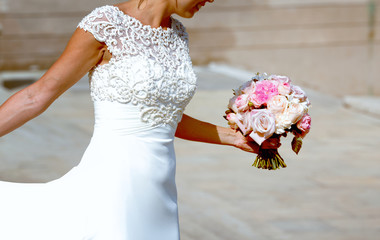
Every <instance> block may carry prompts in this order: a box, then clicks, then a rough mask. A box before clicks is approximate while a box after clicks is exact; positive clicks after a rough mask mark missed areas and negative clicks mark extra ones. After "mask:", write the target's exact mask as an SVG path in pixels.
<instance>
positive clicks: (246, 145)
mask: <svg viewBox="0 0 380 240" xmlns="http://www.w3.org/2000/svg"><path fill="white" fill-rule="evenodd" d="M234 146H235V147H237V148H239V149H241V150H243V151H246V152H251V153H256V154H257V153H258V152H259V149H260V146H259V145H258V144H257V143H256V142H255V141H254V140H253V139H252V138H250V137H244V135H243V134H242V133H241V132H239V131H237V132H236V140H235V143H234ZM280 146H281V143H280V138H279V137H271V138H269V139H267V140H265V141H264V142H263V143H262V144H261V148H262V149H277V148H279V147H280Z"/></svg>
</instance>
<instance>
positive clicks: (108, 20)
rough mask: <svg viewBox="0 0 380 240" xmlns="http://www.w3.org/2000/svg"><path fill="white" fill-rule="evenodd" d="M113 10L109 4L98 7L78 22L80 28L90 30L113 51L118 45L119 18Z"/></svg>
mask: <svg viewBox="0 0 380 240" xmlns="http://www.w3.org/2000/svg"><path fill="white" fill-rule="evenodd" d="M112 10H113V9H112V8H110V7H109V6H104V7H99V8H96V9H95V10H93V11H92V12H91V13H90V14H88V15H87V16H86V17H84V18H83V19H82V21H81V22H80V23H79V24H78V28H81V29H83V30H85V31H87V32H90V33H91V34H92V35H93V36H94V37H95V39H96V40H98V41H99V42H104V43H105V44H106V45H107V46H108V47H109V50H110V51H111V52H112V49H113V48H115V47H117V46H118V40H117V34H118V30H117V19H116V18H115V14H113V12H112Z"/></svg>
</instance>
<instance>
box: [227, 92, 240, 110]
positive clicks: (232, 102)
mask: <svg viewBox="0 0 380 240" xmlns="http://www.w3.org/2000/svg"><path fill="white" fill-rule="evenodd" d="M237 98H238V96H234V97H232V98H231V99H230V102H229V103H228V108H229V109H231V110H232V111H233V112H234V113H237V112H238V111H239V109H238V108H237V106H236V99H237Z"/></svg>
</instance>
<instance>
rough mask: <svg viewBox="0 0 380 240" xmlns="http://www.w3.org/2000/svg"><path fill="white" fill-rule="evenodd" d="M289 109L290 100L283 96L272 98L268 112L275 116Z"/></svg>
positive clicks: (268, 104) (268, 105)
mask: <svg viewBox="0 0 380 240" xmlns="http://www.w3.org/2000/svg"><path fill="white" fill-rule="evenodd" d="M287 107H288V99H287V98H286V97H285V96H281V95H277V96H274V97H272V98H271V99H270V100H269V101H268V103H267V108H268V110H269V111H271V112H272V113H273V114H275V115H278V114H282V113H283V112H284V111H285V109H286V108H287Z"/></svg>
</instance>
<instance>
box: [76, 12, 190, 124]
mask: <svg viewBox="0 0 380 240" xmlns="http://www.w3.org/2000/svg"><path fill="white" fill-rule="evenodd" d="M78 27H79V28H82V29H84V30H85V31H88V32H90V33H92V34H93V35H94V37H95V38H96V39H97V40H98V41H100V42H104V43H105V44H106V46H107V48H108V51H109V52H110V53H111V54H112V58H111V60H110V62H109V63H107V64H105V65H98V66H96V67H94V68H93V69H92V70H91V71H90V73H89V77H90V87H91V97H92V99H93V101H111V102H114V101H117V102H119V103H131V104H134V105H137V106H138V107H139V109H140V115H141V120H142V121H143V122H146V123H149V124H150V125H152V126H157V125H161V124H170V125H172V126H174V127H175V126H176V124H177V123H178V122H179V121H180V120H181V117H182V114H183V111H184V108H185V106H186V105H187V104H188V102H189V101H190V99H191V98H192V96H193V95H194V92H195V89H196V76H195V74H194V71H193V68H192V63H191V59H190V56H189V50H188V35H187V33H186V31H185V28H184V27H183V25H182V24H181V23H180V22H179V21H177V20H176V19H174V18H171V27H170V28H168V29H163V28H161V27H160V28H152V27H151V26H148V25H143V24H142V23H141V22H140V21H139V20H137V19H135V18H133V17H131V16H128V15H126V14H125V13H124V12H122V11H121V10H120V9H119V8H117V7H115V6H103V7H100V8H97V9H95V10H94V11H92V12H91V13H90V14H89V15H87V16H86V17H85V18H84V19H83V20H82V21H81V22H80V23H79V25H78Z"/></svg>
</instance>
